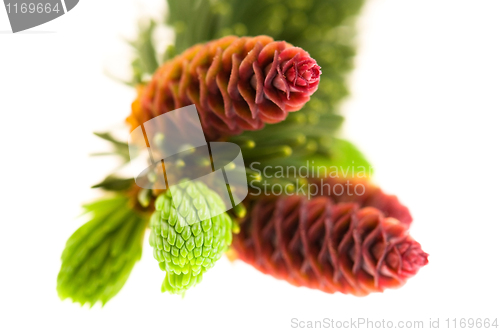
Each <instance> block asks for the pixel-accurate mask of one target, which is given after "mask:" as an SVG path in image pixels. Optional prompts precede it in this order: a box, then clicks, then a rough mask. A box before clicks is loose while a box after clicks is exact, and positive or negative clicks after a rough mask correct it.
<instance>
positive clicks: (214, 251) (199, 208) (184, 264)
mask: <svg viewBox="0 0 500 332" xmlns="http://www.w3.org/2000/svg"><path fill="white" fill-rule="evenodd" d="M172 196H174V198H172ZM173 200H175V202H176V203H177V204H174V202H173ZM155 206H156V211H155V212H154V213H153V215H152V216H151V221H150V223H151V235H150V238H149V243H150V245H151V246H152V247H153V248H156V249H155V250H153V255H154V257H155V259H156V260H157V261H158V263H159V264H160V268H162V270H164V271H165V272H166V273H167V274H166V276H165V280H164V281H163V284H162V292H166V291H168V292H169V293H172V294H182V295H184V293H185V292H186V290H188V289H189V288H191V287H192V286H194V285H196V284H198V283H200V282H201V280H202V276H203V273H205V272H206V271H207V270H208V269H210V268H211V267H212V266H214V264H215V262H216V261H217V260H219V259H220V258H221V256H222V254H223V253H224V252H225V251H226V250H227V248H228V247H229V245H230V244H231V241H232V228H233V221H232V220H231V218H230V217H229V215H228V214H227V213H225V212H223V213H222V214H220V212H221V211H224V210H225V206H224V204H223V202H222V200H221V198H220V197H219V195H218V194H217V193H215V192H214V191H212V190H210V189H208V188H207V187H206V186H205V185H203V184H202V183H198V182H184V183H182V184H180V185H178V186H177V189H176V191H175V194H174V195H173V194H172V193H171V192H170V191H167V192H166V193H163V194H162V195H160V196H159V197H158V198H157V201H156V204H155ZM165 209H167V210H168V212H169V213H165Z"/></svg>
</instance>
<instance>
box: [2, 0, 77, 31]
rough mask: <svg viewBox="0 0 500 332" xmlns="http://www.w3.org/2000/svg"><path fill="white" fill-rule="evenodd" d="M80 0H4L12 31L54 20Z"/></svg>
mask: <svg viewBox="0 0 500 332" xmlns="http://www.w3.org/2000/svg"><path fill="white" fill-rule="evenodd" d="M78 1H79V0H3V2H4V5H5V9H6V11H7V16H8V17H9V22H10V26H11V28H12V32H13V33H16V32H19V31H23V30H27V29H30V28H33V27H36V26H38V25H41V24H44V23H47V22H49V21H52V20H54V19H56V18H58V17H60V16H62V15H64V14H66V13H67V12H69V11H70V10H71V9H73V8H74V7H75V6H76V5H77V4H78Z"/></svg>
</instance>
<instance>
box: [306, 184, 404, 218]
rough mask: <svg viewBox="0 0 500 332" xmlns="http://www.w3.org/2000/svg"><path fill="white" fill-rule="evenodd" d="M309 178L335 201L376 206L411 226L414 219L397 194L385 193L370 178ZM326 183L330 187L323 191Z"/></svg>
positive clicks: (387, 214) (389, 215) (388, 215)
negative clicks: (322, 187)
mask: <svg viewBox="0 0 500 332" xmlns="http://www.w3.org/2000/svg"><path fill="white" fill-rule="evenodd" d="M309 180H310V182H312V183H315V184H316V185H317V186H318V188H320V190H319V194H320V196H328V197H330V198H331V199H333V201H334V202H335V203H358V204H359V205H360V206H361V207H367V206H370V207H374V208H376V209H379V210H380V211H381V212H382V213H383V214H384V215H385V216H387V217H392V218H395V219H397V220H399V221H400V222H401V223H403V224H405V225H406V226H410V224H411V223H412V221H413V218H412V216H411V214H410V211H409V210H408V208H407V207H406V206H404V205H402V204H401V203H400V202H399V199H398V198H397V196H395V195H388V194H386V193H384V192H383V191H382V189H380V187H378V186H376V185H374V184H373V183H371V182H370V181H368V180H363V179H361V178H357V179H356V180H353V179H340V178H334V177H330V178H321V179H309ZM324 185H329V187H324V190H323V192H321V186H324ZM358 187H359V189H358ZM321 193H323V195H321Z"/></svg>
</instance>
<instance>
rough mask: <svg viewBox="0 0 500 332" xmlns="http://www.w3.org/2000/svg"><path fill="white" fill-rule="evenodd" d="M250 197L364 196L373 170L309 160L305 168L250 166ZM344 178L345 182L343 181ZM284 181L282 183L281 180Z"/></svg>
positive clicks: (359, 166)
mask: <svg viewBox="0 0 500 332" xmlns="http://www.w3.org/2000/svg"><path fill="white" fill-rule="evenodd" d="M249 168H250V170H251V171H252V175H251V176H250V183H249V185H250V188H251V189H252V190H251V191H250V195H254V196H258V195H262V194H263V195H266V196H268V195H288V196H290V195H304V196H307V198H308V199H311V197H314V196H317V195H320V196H323V195H326V196H345V195H347V196H362V195H364V194H365V192H366V188H365V184H364V182H363V180H366V179H368V178H370V177H371V176H372V174H373V169H372V168H371V167H366V166H363V165H356V164H355V163H354V161H352V165H329V166H325V165H315V162H314V160H306V161H305V163H304V165H302V166H294V165H289V166H279V165H278V166H270V165H268V166H265V167H263V168H262V167H261V163H259V162H253V163H251V164H250V167H249ZM342 179H343V180H342ZM280 180H282V181H280Z"/></svg>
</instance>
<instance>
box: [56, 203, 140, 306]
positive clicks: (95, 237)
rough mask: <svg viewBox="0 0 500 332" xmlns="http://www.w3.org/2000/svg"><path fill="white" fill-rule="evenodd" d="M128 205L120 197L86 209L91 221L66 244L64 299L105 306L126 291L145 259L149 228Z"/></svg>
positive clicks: (59, 289)
mask: <svg viewBox="0 0 500 332" xmlns="http://www.w3.org/2000/svg"><path fill="white" fill-rule="evenodd" d="M127 202H128V198H127V197H125V196H116V197H114V198H110V199H101V200H98V201H96V202H94V203H91V204H88V205H85V206H83V208H84V210H85V212H84V215H89V216H90V220H89V221H88V222H87V223H85V224H84V225H83V226H82V227H80V228H79V229H78V230H77V231H76V232H75V233H73V235H72V236H71V237H70V238H69V239H68V241H67V242H66V248H65V249H64V251H63V253H62V257H61V259H62V265H61V270H60V272H59V275H58V277H57V292H58V293H59V297H60V298H61V299H63V300H64V299H66V298H71V299H72V300H73V302H79V303H80V304H82V305H83V304H85V303H89V304H90V306H93V305H94V304H95V303H96V302H98V301H101V303H102V304H103V305H104V304H105V303H106V302H108V301H109V300H110V299H111V298H112V297H113V296H115V295H116V294H117V293H118V291H119V290H120V289H121V288H122V287H123V285H124V284H125V282H126V281H127V279H128V277H129V275H130V272H131V271H132V268H133V267H134V264H135V263H136V262H137V261H138V260H139V259H140V258H141V254H142V242H143V237H144V231H145V229H146V225H147V222H146V221H145V220H144V218H142V217H141V216H139V215H138V214H137V213H136V212H134V211H133V210H132V208H129V207H128V204H127Z"/></svg>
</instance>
